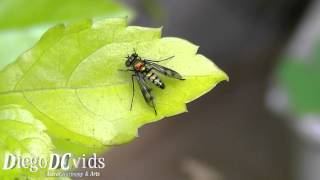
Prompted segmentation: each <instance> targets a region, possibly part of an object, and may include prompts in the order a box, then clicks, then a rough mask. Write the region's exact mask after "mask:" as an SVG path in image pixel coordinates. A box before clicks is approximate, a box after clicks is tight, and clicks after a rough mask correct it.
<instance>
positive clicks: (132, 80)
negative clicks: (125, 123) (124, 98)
mask: <svg viewBox="0 0 320 180" xmlns="http://www.w3.org/2000/svg"><path fill="white" fill-rule="evenodd" d="M134 76H136V75H135V74H132V75H131V82H132V98H131V104H130V111H131V110H132V104H133V99H134V94H135V93H134V79H133V78H134Z"/></svg>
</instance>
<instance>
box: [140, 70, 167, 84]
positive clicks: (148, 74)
mask: <svg viewBox="0 0 320 180" xmlns="http://www.w3.org/2000/svg"><path fill="white" fill-rule="evenodd" d="M144 74H145V77H146V79H148V80H149V81H150V82H152V83H153V84H154V85H156V86H158V87H159V88H161V89H164V88H165V85H164V83H163V82H162V81H161V79H160V78H159V76H158V75H157V74H156V73H155V72H153V71H152V70H150V71H145V72H144Z"/></svg>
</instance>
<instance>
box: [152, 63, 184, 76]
mask: <svg viewBox="0 0 320 180" xmlns="http://www.w3.org/2000/svg"><path fill="white" fill-rule="evenodd" d="M146 64H147V65H148V66H150V68H152V69H154V70H156V71H158V72H160V73H161V74H164V75H166V76H168V77H172V78H176V79H180V80H185V79H184V78H182V76H181V75H180V74H179V73H178V72H176V71H174V70H172V69H169V68H166V67H164V66H161V65H159V64H157V63H154V62H150V61H146Z"/></svg>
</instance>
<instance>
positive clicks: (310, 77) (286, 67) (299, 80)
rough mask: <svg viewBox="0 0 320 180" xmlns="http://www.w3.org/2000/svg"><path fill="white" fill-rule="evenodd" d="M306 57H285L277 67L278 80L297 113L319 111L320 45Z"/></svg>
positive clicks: (317, 112)
mask: <svg viewBox="0 0 320 180" xmlns="http://www.w3.org/2000/svg"><path fill="white" fill-rule="evenodd" d="M310 57H311V58H308V59H295V58H285V59H284V60H283V62H282V64H281V65H280V67H279V69H278V76H279V79H280V82H281V83H282V84H283V85H284V87H285V88H286V90H287V92H288V96H289V101H290V106H291V107H289V108H292V109H291V110H293V111H294V112H295V113H297V114H315V113H316V114H319V113H320V93H319V92H320V79H319V77H320V45H317V46H316V48H315V52H314V55H310Z"/></svg>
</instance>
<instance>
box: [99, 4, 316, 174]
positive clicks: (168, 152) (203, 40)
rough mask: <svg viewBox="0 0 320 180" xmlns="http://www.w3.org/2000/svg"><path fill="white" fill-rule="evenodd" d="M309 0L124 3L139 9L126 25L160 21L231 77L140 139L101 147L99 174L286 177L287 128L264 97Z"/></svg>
mask: <svg viewBox="0 0 320 180" xmlns="http://www.w3.org/2000/svg"><path fill="white" fill-rule="evenodd" d="M310 2H311V1H303V0H238V1H232V0H158V1H156V0H154V1H148V0H140V1H139V0H126V1H125V3H126V4H128V5H129V6H132V7H134V8H135V9H136V10H137V13H138V14H137V19H136V20H135V21H134V22H132V24H135V25H142V26H152V27H158V26H164V36H178V37H182V38H186V39H188V40H190V41H191V42H194V43H195V44H198V45H200V53H201V54H204V55H206V56H207V57H209V58H211V59H214V61H215V63H216V64H217V65H218V66H219V67H221V68H222V69H223V70H225V71H226V72H227V73H228V74H229V76H230V82H223V83H221V84H219V85H218V86H217V87H216V88H215V89H214V90H213V91H211V92H209V93H208V94H206V95H205V96H204V97H202V98H200V99H198V100H197V101H195V102H192V103H190V104H188V108H189V112H188V113H185V114H182V115H178V116H175V117H171V118H166V119H165V120H162V121H160V122H157V123H153V124H150V125H147V126H145V127H143V128H141V129H140V138H138V139H136V140H135V141H133V142H132V143H130V144H127V145H122V146H121V147H117V148H114V149H113V150H111V152H108V153H107V154H106V155H105V157H106V160H107V162H108V165H107V168H106V169H105V170H104V171H103V172H102V173H103V178H102V177H100V178H101V179H110V180H111V179H112V180H127V179H130V180H151V179H152V180H184V179H186V180H291V179H292V178H293V177H292V176H291V174H292V171H293V168H292V163H291V151H290V141H291V140H292V138H293V133H292V132H291V130H290V128H288V126H287V125H286V123H285V121H284V119H283V118H280V117H278V116H277V115H274V113H272V112H270V110H268V108H267V107H266V103H265V97H266V93H267V89H268V88H267V87H268V84H269V80H270V77H272V73H273V70H274V68H275V66H276V65H277V60H278V59H279V56H280V55H281V54H282V53H283V50H284V48H285V47H287V44H288V40H289V39H290V37H291V36H292V34H293V33H294V31H295V29H296V27H297V26H298V25H299V23H300V21H301V18H302V17H303V15H304V14H305V12H306V10H307V9H308V7H309V4H310ZM153 6H157V7H159V9H154V8H152V7H153Z"/></svg>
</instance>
